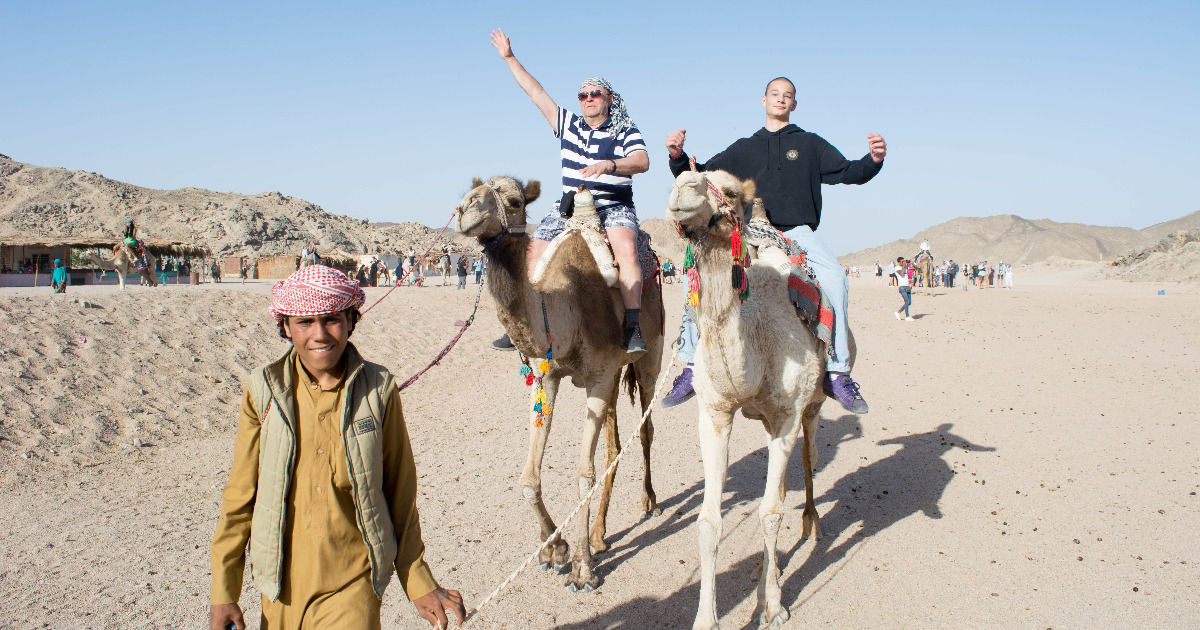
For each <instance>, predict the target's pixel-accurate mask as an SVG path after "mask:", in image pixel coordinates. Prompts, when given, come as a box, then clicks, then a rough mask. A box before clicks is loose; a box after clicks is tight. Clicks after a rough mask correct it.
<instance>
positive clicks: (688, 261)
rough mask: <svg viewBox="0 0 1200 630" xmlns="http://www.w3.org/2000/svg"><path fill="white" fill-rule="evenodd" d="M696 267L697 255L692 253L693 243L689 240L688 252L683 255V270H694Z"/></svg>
mask: <svg viewBox="0 0 1200 630" xmlns="http://www.w3.org/2000/svg"><path fill="white" fill-rule="evenodd" d="M695 267H696V255H695V254H694V253H692V241H691V239H688V242H687V251H686V252H685V253H684V255H683V268H684V269H694V268H695Z"/></svg>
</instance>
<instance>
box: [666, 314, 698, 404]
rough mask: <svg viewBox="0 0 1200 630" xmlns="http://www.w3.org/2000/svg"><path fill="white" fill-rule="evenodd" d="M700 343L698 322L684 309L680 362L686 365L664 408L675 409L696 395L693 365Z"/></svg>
mask: <svg viewBox="0 0 1200 630" xmlns="http://www.w3.org/2000/svg"><path fill="white" fill-rule="evenodd" d="M683 299H684V303H685V304H686V303H687V292H686V291H685V292H684V294H683ZM699 342H700V331H699V329H697V328H696V322H693V321H692V318H691V317H690V316H688V311H687V308H684V309H683V324H682V325H681V326H680V327H679V340H678V341H677V342H676V343H678V344H679V356H678V358H679V360H680V361H683V362H684V363H685V364H686V367H684V368H683V373H682V374H680V375H679V376H676V377H675V382H673V383H671V391H670V392H667V395H666V396H664V397H663V400H662V406H663V407H674V406H675V405H681V404H683V403H685V402H687V401H689V400H691V399H692V397H693V396H695V395H696V390H695V389H694V388H693V387H692V364H693V363H694V362H695V360H696V345H697V344H698V343H699Z"/></svg>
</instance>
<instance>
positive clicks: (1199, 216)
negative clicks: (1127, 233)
mask: <svg viewBox="0 0 1200 630" xmlns="http://www.w3.org/2000/svg"><path fill="white" fill-rule="evenodd" d="M1197 229H1200V210H1197V211H1196V212H1193V213H1191V214H1188V215H1184V216H1182V217H1179V218H1178V219H1172V220H1170V221H1164V222H1162V223H1156V224H1154V225H1151V226H1150V227H1148V228H1143V229H1142V233H1144V234H1145V235H1146V236H1147V237H1149V238H1151V240H1154V241H1158V240H1162V239H1164V238H1167V237H1168V236H1170V235H1171V234H1172V233H1174V232H1187V231H1190V230H1197Z"/></svg>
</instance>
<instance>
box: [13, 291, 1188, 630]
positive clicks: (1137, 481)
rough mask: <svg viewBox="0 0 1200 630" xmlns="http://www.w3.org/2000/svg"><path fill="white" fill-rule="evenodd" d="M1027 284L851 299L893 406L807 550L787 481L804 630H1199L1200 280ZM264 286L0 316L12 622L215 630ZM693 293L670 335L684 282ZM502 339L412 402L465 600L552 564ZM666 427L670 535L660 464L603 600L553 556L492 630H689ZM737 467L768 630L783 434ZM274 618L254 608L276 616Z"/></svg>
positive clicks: (855, 441)
mask: <svg viewBox="0 0 1200 630" xmlns="http://www.w3.org/2000/svg"><path fill="white" fill-rule="evenodd" d="M1048 273H1049V272H1048ZM1055 273H1061V272H1055ZM1017 283H1018V288H1017V289H1015V290H1012V291H1004V290H999V289H996V290H990V291H978V290H974V289H973V290H970V291H967V292H961V291H958V290H954V291H939V292H938V294H937V295H935V296H932V297H923V296H920V295H917V296H916V297H915V298H914V310H913V312H914V314H915V317H916V318H917V320H916V321H912V322H900V321H896V320H895V319H894V318H893V317H892V316H891V312H892V310H894V309H895V308H896V307H897V306H898V305H899V302H900V300H899V297H898V296H897V294H896V292H895V290H894V289H890V288H886V287H879V286H877V285H876V284H875V279H874V278H866V277H864V278H862V279H855V280H852V285H853V291H852V295H853V304H852V309H853V313H852V317H853V322H854V328H855V332H856V335H857V338H858V342H859V348H860V355H859V358H858V364H857V368H856V377H857V378H858V379H859V381H860V382H861V383H862V385H863V392H864V394H865V395H866V397H867V399H868V401H869V402H870V404H871V408H872V411H871V413H869V414H866V415H863V416H855V415H849V414H846V413H844V412H843V411H842V410H841V409H840V407H837V406H836V405H835V404H832V403H827V404H826V405H825V408H824V409H823V410H822V425H821V430H820V433H819V443H818V445H819V447H820V457H819V463H818V474H817V476H816V478H815V486H816V487H815V492H816V494H817V496H818V497H819V498H818V503H819V505H818V508H819V510H820V513H821V527H822V529H823V530H824V533H825V536H824V537H823V538H821V539H820V540H818V541H812V540H808V541H801V540H800V539H799V533H800V522H801V519H800V509H801V508H802V502H803V492H802V488H803V475H802V472H801V470H800V465H799V458H798V457H796V458H793V462H792V465H791V467H790V468H789V470H788V477H789V480H788V487H789V489H790V492H789V493H788V495H787V502H786V504H787V506H788V507H789V508H790V510H791V511H790V512H789V514H788V515H787V517H786V518H785V521H784V526H785V528H786V529H785V530H784V531H783V533H782V535H781V539H780V545H781V549H782V551H783V578H782V579H783V583H784V589H783V591H784V602H785V604H786V605H788V606H790V608H791V612H792V620H791V621H790V622H789V624H788V625H787V626H786V627H789V628H811V627H819V628H882V627H888V628H1129V627H1138V628H1181V627H1197V626H1198V625H1200V592H1198V587H1197V585H1198V584H1200V579H1198V578H1200V573H1198V570H1200V533H1197V529H1196V528H1195V527H1194V526H1193V524H1194V522H1195V521H1196V520H1197V517H1198V516H1200V497H1197V494H1196V493H1197V491H1198V490H1200V464H1198V459H1197V445H1200V423H1198V411H1197V409H1198V408H1200V405H1198V404H1197V403H1198V402H1200V401H1198V400H1197V398H1198V394H1197V392H1198V391H1200V388H1197V387H1196V385H1195V383H1196V382H1197V380H1198V377H1200V357H1198V356H1197V354H1198V353H1200V330H1197V327H1196V326H1195V321H1196V319H1195V313H1196V312H1197V310H1200V289H1198V288H1197V287H1196V286H1194V285H1175V284H1171V285H1155V284H1149V283H1125V282H1118V281H1083V280H1079V279H1078V278H1076V277H1074V276H1072V275H1071V272H1067V273H1066V274H1065V275H1063V276H1060V277H1054V276H1048V275H1045V274H1042V275H1031V274H1020V273H1018V275H1017ZM268 287H269V284H268V283H267V282H265V281H264V282H253V283H250V284H248V285H246V286H245V287H242V286H239V285H235V284H228V283H227V284H222V285H218V286H215V287H214V286H203V287H187V286H182V287H180V286H170V287H167V288H165V289H158V290H151V289H148V288H141V287H131V288H130V290H128V291H126V292H125V293H123V294H122V293H120V292H118V291H116V290H115V289H112V288H107V287H99V288H73V289H72V290H71V292H70V293H68V294H67V295H65V296H63V295H51V294H49V293H48V292H47V291H46V290H45V289H40V290H38V291H33V290H29V289H24V290H5V291H4V292H3V293H2V294H0V352H3V354H2V355H0V359H2V361H0V405H2V412H3V418H2V420H0V487H2V490H0V628H42V627H49V628H183V627H205V624H206V623H207V606H208V589H209V570H208V566H209V565H208V544H209V540H210V538H211V535H212V530H213V527H214V525H215V520H216V515H217V505H218V501H219V499H220V492H221V489H222V487H223V483H224V481H225V479H226V475H227V471H228V469H229V464H230V450H231V446H232V441H233V437H234V426H233V423H234V422H235V421H236V417H237V408H236V405H237V401H238V394H239V392H240V389H241V385H242V381H243V378H244V376H245V373H246V370H247V369H248V368H249V367H252V366H253V365H257V364H260V363H262V362H264V361H265V360H267V359H269V358H273V357H275V356H277V355H279V354H280V353H282V352H283V351H284V349H285V346H284V342H282V341H280V340H279V339H277V338H275V337H274V336H273V330H272V329H271V328H270V325H269V320H268V318H267V316H266V305H267V289H268ZM468 288H469V290H467V291H456V290H454V289H453V288H444V289H443V288H437V287H434V288H424V289H412V288H407V287H406V288H404V289H399V290H397V291H396V292H395V293H393V294H392V295H391V296H390V297H388V298H387V300H385V301H384V302H383V303H382V304H381V305H380V306H379V308H377V309H376V310H374V311H373V312H371V313H370V314H368V316H367V317H366V318H365V320H364V321H363V323H362V324H361V326H360V329H359V330H358V331H356V332H355V334H354V337H353V341H355V342H356V343H357V344H358V346H359V347H360V348H361V349H362V351H363V353H364V355H366V356H367V357H368V358H370V359H372V360H375V361H378V362H380V363H383V364H385V365H387V366H389V367H390V368H391V369H392V371H393V372H394V373H396V374H397V375H399V376H401V377H402V378H404V377H407V376H408V375H409V374H411V373H413V372H414V371H416V370H417V369H419V368H420V367H422V366H423V365H424V363H425V362H426V361H428V360H429V358H431V357H432V356H433V355H434V354H435V353H436V352H437V351H438V350H439V349H440V348H441V347H442V346H443V345H444V344H445V343H446V342H447V341H448V340H449V339H450V337H451V336H453V334H454V333H455V332H456V330H457V329H456V327H455V326H454V325H453V323H454V320H456V319H462V318H464V317H465V316H466V315H467V314H468V313H469V311H470V308H471V305H472V303H473V301H474V297H475V292H474V288H475V287H474V285H468ZM1160 288H1165V289H1166V294H1165V295H1161V296H1160V295H1157V291H1158V289H1160ZM384 291H385V290H384V289H372V290H369V291H368V298H369V299H370V300H372V301H373V300H374V299H377V298H378V297H380V296H382V295H383V293H384ZM666 292H667V303H668V304H669V305H671V308H670V309H669V311H668V314H667V318H668V321H667V325H668V330H674V329H675V327H676V326H677V325H678V320H679V306H678V305H679V304H680V303H681V301H682V296H681V287H680V286H679V285H674V286H668V287H666ZM76 299H79V300H87V301H89V302H90V306H89V308H84V307H83V306H82V305H81V304H80V303H76V302H75V301H74V300H76ZM500 333H501V328H500V325H499V324H498V322H497V320H496V317H495V311H494V304H493V303H492V301H491V300H490V299H489V298H487V297H486V296H485V297H484V299H483V302H482V305H481V307H480V312H479V317H478V319H477V322H476V325H475V326H473V327H472V328H470V329H469V331H468V332H467V334H466V335H465V336H464V338H463V340H462V341H461V342H460V344H459V345H458V347H457V348H456V349H455V350H454V351H453V352H452V353H451V354H450V355H449V357H448V358H447V359H446V360H445V361H443V363H442V364H441V365H440V366H438V367H435V368H434V369H433V370H432V371H430V372H429V373H428V374H427V375H426V376H425V377H424V378H423V379H422V380H420V381H418V382H417V383H416V384H415V385H414V386H412V387H411V388H409V389H408V390H406V391H405V392H404V394H403V398H404V404H405V412H406V414H405V415H406V418H407V422H408V424H409V427H410V430H411V433H412V437H413V442H414V446H415V449H416V456H417V460H418V469H419V472H420V475H421V478H420V492H421V497H420V508H421V513H422V517H423V524H424V528H425V532H426V544H427V546H428V555H427V557H428V559H429V561H430V563H431V564H432V566H433V567H434V571H435V574H436V575H437V576H438V578H439V579H440V580H441V581H442V582H443V584H445V585H446V586H449V587H454V588H459V589H461V590H462V592H463V593H464V595H465V597H466V599H467V602H468V604H469V605H470V604H473V603H477V602H479V601H480V600H481V599H482V598H483V597H484V596H485V595H486V594H487V593H489V592H490V591H491V590H492V589H493V588H494V587H495V586H496V585H497V584H498V583H499V582H500V581H501V580H502V579H503V578H504V577H505V576H507V575H508V573H509V572H510V571H512V570H513V569H514V568H515V567H516V566H517V565H518V564H519V563H520V562H521V561H522V560H523V559H524V558H525V556H526V555H527V554H529V553H531V552H532V551H533V550H534V548H535V546H536V530H535V528H534V525H533V519H532V513H531V511H530V509H529V508H528V506H527V504H526V503H525V501H524V500H523V499H522V498H521V496H520V490H519V487H518V477H519V474H520V469H521V466H522V464H523V461H524V458H525V450H526V441H527V437H526V428H525V427H526V423H527V409H528V405H527V400H528V398H527V396H528V390H527V389H526V387H525V386H524V383H523V381H522V379H521V378H520V377H519V376H518V372H517V371H518V367H519V364H518V360H517V357H516V355H515V354H514V353H501V352H497V351H494V350H491V349H490V348H489V347H488V344H489V343H490V342H491V340H492V339H494V338H495V337H497V336H498V335H499V334H500ZM582 409H583V396H582V394H581V393H580V392H579V390H575V389H573V388H571V387H567V386H564V388H563V390H562V394H561V396H560V399H559V403H558V407H557V412H558V413H557V414H556V419H557V422H556V423H555V427H556V428H555V433H554V435H553V436H552V440H551V446H550V449H549V452H548V455H547V458H546V470H545V477H544V482H545V488H546V501H547V504H548V505H549V506H550V509H551V512H552V513H554V514H556V515H563V514H565V513H566V512H567V511H568V510H569V509H570V508H571V507H572V506H573V504H574V495H575V492H574V490H573V487H574V485H573V480H572V475H573V471H574V461H575V457H576V453H577V449H578V426H579V420H578V419H577V418H579V417H580V416H581V414H582ZM619 414H620V417H621V422H622V428H623V431H624V433H623V435H629V434H630V433H629V432H630V431H631V430H632V427H633V426H634V424H635V422H636V417H637V415H636V414H635V413H634V412H633V410H632V408H631V407H629V405H628V402H627V401H626V400H624V399H623V400H622V407H621V409H620V411H619ZM653 418H654V422H655V426H656V440H657V441H656V442H655V446H654V461H653V464H652V467H653V475H654V480H655V486H656V489H657V493H658V497H659V500H660V503H661V506H662V508H663V514H662V515H661V516H659V517H656V518H652V519H648V520H641V519H640V518H639V515H638V491H639V484H640V481H639V480H640V478H641V475H642V470H641V465H640V463H638V458H636V457H635V458H631V459H630V460H628V461H627V462H623V464H622V466H621V468H620V470H619V479H618V487H617V492H616V493H615V497H614V500H613V506H612V512H611V514H610V518H609V528H608V531H609V535H608V541H609V544H610V545H611V547H612V548H611V550H610V551H607V552H605V553H603V554H600V555H599V556H598V572H599V574H600V576H601V577H602V578H603V580H604V583H603V586H602V587H601V589H600V590H599V591H598V592H595V593H591V594H576V593H571V592H568V591H567V590H566V589H565V588H564V587H563V583H564V577H563V576H559V575H554V574H550V573H544V572H542V571H540V570H538V569H537V568H536V564H535V565H534V566H533V567H532V568H531V569H530V570H529V571H528V572H526V573H525V574H523V575H522V576H521V577H520V578H519V579H518V580H517V581H516V582H515V583H514V585H513V586H512V587H511V588H510V589H508V590H507V591H506V592H504V593H503V594H502V595H501V596H500V597H499V599H498V600H497V601H496V603H495V605H493V606H490V607H488V608H487V609H486V610H484V611H483V612H482V614H481V615H480V616H479V617H477V618H475V619H473V620H472V621H471V622H470V624H469V625H468V627H474V628H513V629H517V628H521V629H525V628H566V629H580V630H582V629H584V628H588V629H590V628H622V629H641V628H686V627H690V626H691V622H692V618H693V616H694V614H695V609H696V605H697V593H698V583H697V570H698V565H699V563H698V560H697V552H696V529H695V517H696V513H697V508H698V506H699V503H700V499H701V493H702V482H701V466H700V463H699V448H698V446H697V443H696V429H695V423H696V406H695V403H688V404H685V405H682V406H680V407H677V408H674V409H671V410H666V411H660V412H657V413H655V414H654V416H653ZM135 440H138V441H140V443H141V444H142V446H135V442H134V441H135ZM730 461H731V466H730V471H729V472H730V481H729V483H728V485H727V494H726V497H725V502H724V505H725V510H726V511H725V538H724V540H723V542H722V547H721V550H720V556H719V560H718V590H719V593H720V594H719V597H718V609H719V612H720V615H721V623H722V627H724V628H735V629H736V628H750V627H753V626H752V625H751V621H750V613H751V610H752V609H753V607H754V599H755V594H754V589H755V584H754V583H752V582H751V580H750V573H751V570H752V569H753V568H754V567H755V565H756V562H757V560H756V558H757V554H758V553H759V550H760V548H761V538H760V537H759V534H758V523H757V518H756V513H757V512H756V510H757V501H758V497H759V495H760V493H761V490H762V484H763V475H764V473H765V468H766V465H765V462H766V457H765V448H764V440H763V434H762V432H761V431H760V429H759V425H758V424H757V423H756V422H752V421H744V420H743V421H739V424H738V425H736V427H735V431H734V438H733V443H732V451H731V459H730ZM247 584H249V580H247ZM256 600H257V595H256V593H255V592H254V591H253V589H252V588H250V587H247V590H246V592H245V594H244V596H243V600H242V603H243V605H245V606H246V608H247V612H248V613H249V614H248V616H253V615H254V614H256V612H257V605H256V603H255V602H256ZM384 610H385V612H384V626H385V627H386V628H419V627H422V625H421V624H422V623H423V622H421V621H420V620H419V619H418V618H417V617H416V616H415V614H414V613H413V612H412V607H411V605H409V604H408V603H407V602H406V601H405V599H404V597H403V595H402V593H401V592H400V590H399V589H398V588H397V587H396V586H395V585H393V587H392V590H391V591H390V592H389V596H388V598H387V599H386V602H385V609H384ZM256 626H257V624H256V623H252V624H251V627H256Z"/></svg>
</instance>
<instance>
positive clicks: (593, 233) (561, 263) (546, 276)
mask: <svg viewBox="0 0 1200 630" xmlns="http://www.w3.org/2000/svg"><path fill="white" fill-rule="evenodd" d="M575 218H576V217H572V220H574V219H575ZM588 258H591V259H592V260H593V261H595V263H596V268H597V269H598V270H599V272H600V276H601V277H602V278H603V279H604V283H605V285H606V286H609V287H615V286H617V264H616V261H615V260H613V253H612V248H611V247H609V245H608V240H607V239H605V238H604V235H602V234H601V233H600V231H599V221H597V225H596V226H595V227H592V226H586V227H585V226H582V225H576V226H571V225H568V227H567V229H565V230H563V231H562V233H561V234H559V235H558V236H555V237H554V239H553V240H551V241H550V245H548V246H547V247H546V251H545V252H544V253H543V254H542V257H541V258H539V259H538V261H537V263H536V264H535V265H534V268H533V273H532V274H531V275H530V277H529V279H530V281H531V282H532V283H533V288H534V289H536V290H537V291H541V292H543V293H545V292H551V291H559V290H562V289H564V288H566V287H567V286H568V284H569V279H568V275H567V274H565V273H564V272H565V270H566V269H567V267H568V266H578V265H579V263H580V262H581V261H583V260H587V259H588Z"/></svg>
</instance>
